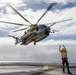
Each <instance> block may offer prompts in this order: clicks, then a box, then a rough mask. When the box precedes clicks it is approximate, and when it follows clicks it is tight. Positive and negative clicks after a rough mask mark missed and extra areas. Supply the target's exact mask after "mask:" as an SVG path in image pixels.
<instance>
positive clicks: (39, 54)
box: [0, 38, 76, 62]
mask: <svg viewBox="0 0 76 75" xmlns="http://www.w3.org/2000/svg"><path fill="white" fill-rule="evenodd" d="M60 44H62V45H63V44H65V46H66V47H67V50H68V57H69V61H70V62H76V61H75V60H71V58H73V59H75V55H73V56H72V55H71V56H70V52H71V51H74V52H72V54H75V53H76V51H75V46H76V41H72V40H63V41H62V40H60V41H56V40H49V41H45V42H40V43H37V45H32V43H31V44H29V45H27V46H20V45H17V46H14V40H13V39H12V38H0V57H1V58H0V61H30V62H32V61H34V62H35V61H38V62H46V61H47V62H61V57H60V53H59V51H58V47H59V45H60Z"/></svg>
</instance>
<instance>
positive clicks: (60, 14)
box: [0, 0, 76, 62]
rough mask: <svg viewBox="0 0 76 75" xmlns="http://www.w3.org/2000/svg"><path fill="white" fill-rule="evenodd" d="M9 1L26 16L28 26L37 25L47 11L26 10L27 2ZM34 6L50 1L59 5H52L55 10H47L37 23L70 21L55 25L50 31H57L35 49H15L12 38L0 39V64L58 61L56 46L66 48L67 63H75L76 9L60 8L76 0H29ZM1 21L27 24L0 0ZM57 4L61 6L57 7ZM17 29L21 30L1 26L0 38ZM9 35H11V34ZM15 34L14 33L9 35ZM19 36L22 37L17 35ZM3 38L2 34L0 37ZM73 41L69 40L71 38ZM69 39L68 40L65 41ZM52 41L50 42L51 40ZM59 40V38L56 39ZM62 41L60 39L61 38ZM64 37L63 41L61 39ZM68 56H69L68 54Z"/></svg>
mask: <svg viewBox="0 0 76 75" xmlns="http://www.w3.org/2000/svg"><path fill="white" fill-rule="evenodd" d="M8 2H9V3H10V4H11V5H12V6H13V7H14V8H15V9H17V10H18V11H19V12H20V13H21V14H22V15H23V16H24V17H26V18H27V19H28V20H29V21H30V22H31V23H36V22H37V20H38V19H39V18H40V17H41V15H42V14H43V13H44V12H45V10H46V8H43V9H38V10H35V11H34V10H33V8H31V7H30V8H29V7H28V4H29V2H30V0H28V1H27V0H19V1H18V0H8ZM31 2H32V4H33V2H34V3H43V2H45V3H46V4H47V5H48V4H49V3H50V2H57V3H58V4H59V6H57V7H56V6H54V8H53V9H52V10H51V11H49V12H48V13H47V14H46V15H45V16H44V17H43V18H42V20H41V21H40V22H39V23H44V24H45V23H51V22H56V21H61V20H65V19H69V18H73V20H71V21H67V22H64V23H58V24H56V25H54V26H52V27H51V29H57V30H59V32H57V33H54V34H50V36H49V37H48V38H46V39H45V40H43V41H41V42H39V43H37V45H36V46H34V45H32V43H31V44H29V45H27V46H21V45H17V46H16V47H15V45H14V43H15V40H14V39H13V38H8V37H6V36H4V37H0V61H45V62H46V61H48V62H61V60H60V59H61V57H60V54H59V51H58V47H59V45H60V44H61V45H63V44H64V45H66V47H67V49H68V57H69V61H70V62H76V60H75V54H76V51H75V47H76V40H75V39H73V38H75V36H76V17H75V15H76V6H74V7H71V8H69V7H67V8H64V9H62V8H61V9H60V8H59V7H63V6H65V5H67V4H69V3H70V2H72V3H74V2H76V0H36V1H35V0H31ZM0 3H1V5H0V20H3V21H11V22H19V23H25V24H28V23H26V22H25V21H24V20H23V19H21V17H20V16H18V15H17V14H16V13H15V12H14V11H13V10H12V9H11V8H10V7H9V6H8V5H6V2H5V1H4V0H2V1H0ZM60 3H61V4H62V5H60ZM16 28H17V29H18V28H23V27H19V26H14V25H8V24H2V23H1V24H0V31H1V33H0V35H2V34H3V33H4V32H7V33H6V34H9V33H10V32H11V31H12V30H14V29H16ZM11 33H12V32H11ZM12 34H14V33H12ZM18 34H20V35H21V34H22V33H21V32H19V33H18ZM15 35H16V34H15ZM2 36H3V35H2ZM71 36H72V37H73V38H70V37H71ZM65 37H68V38H67V39H64V38H65ZM51 38H52V39H51ZM57 38H59V39H57ZM60 38H61V39H60ZM62 38H63V39H62ZM70 54H71V55H70Z"/></svg>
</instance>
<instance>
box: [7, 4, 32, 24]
mask: <svg viewBox="0 0 76 75" xmlns="http://www.w3.org/2000/svg"><path fill="white" fill-rule="evenodd" d="M8 5H9V6H10V7H11V8H12V9H13V10H14V11H15V12H16V13H17V14H18V15H20V16H21V17H22V18H23V19H24V20H25V21H26V22H28V23H29V24H31V22H29V21H28V20H27V19H26V18H24V17H23V16H22V15H21V14H20V13H19V12H18V11H17V10H16V9H14V8H13V7H12V6H11V5H10V4H8ZM31 25H32V24H31Z"/></svg>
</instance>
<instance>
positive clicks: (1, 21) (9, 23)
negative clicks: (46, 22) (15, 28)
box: [0, 21, 29, 26]
mask: <svg viewBox="0 0 76 75" xmlns="http://www.w3.org/2000/svg"><path fill="white" fill-rule="evenodd" d="M0 22H1V23H7V24H14V25H19V26H29V25H25V24H20V23H13V22H5V21H0Z"/></svg>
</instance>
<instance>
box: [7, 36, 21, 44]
mask: <svg viewBox="0 0 76 75" xmlns="http://www.w3.org/2000/svg"><path fill="white" fill-rule="evenodd" d="M8 36H9V37H12V38H14V39H15V40H16V41H15V44H18V43H20V40H19V38H18V37H15V36H13V35H8Z"/></svg>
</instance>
